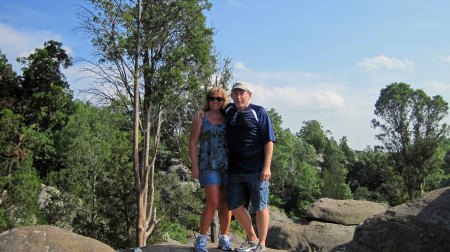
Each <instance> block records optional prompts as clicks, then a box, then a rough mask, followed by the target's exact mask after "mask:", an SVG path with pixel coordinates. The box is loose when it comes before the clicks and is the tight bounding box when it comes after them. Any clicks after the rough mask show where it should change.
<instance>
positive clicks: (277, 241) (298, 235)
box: [266, 221, 356, 251]
mask: <svg viewBox="0 0 450 252" xmlns="http://www.w3.org/2000/svg"><path fill="white" fill-rule="evenodd" d="M355 227H356V226H346V225H339V224H334V223H326V222H318V221H311V222H309V221H302V222H299V223H289V222H286V223H277V224H274V225H271V226H270V227H269V232H268V235H267V241H266V244H267V246H269V247H272V248H276V249H286V250H288V251H336V249H337V248H340V247H342V246H345V245H346V244H347V243H349V242H350V241H351V240H352V238H353V233H354V230H355Z"/></svg>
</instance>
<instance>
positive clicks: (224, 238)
mask: <svg viewBox="0 0 450 252" xmlns="http://www.w3.org/2000/svg"><path fill="white" fill-rule="evenodd" d="M217 247H218V248H220V249H221V250H225V251H231V243H230V238H228V235H220V236H219V244H218V246H217Z"/></svg>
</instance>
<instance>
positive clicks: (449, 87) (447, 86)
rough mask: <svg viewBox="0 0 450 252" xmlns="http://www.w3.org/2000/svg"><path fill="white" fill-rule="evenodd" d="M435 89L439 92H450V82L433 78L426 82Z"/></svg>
mask: <svg viewBox="0 0 450 252" xmlns="http://www.w3.org/2000/svg"><path fill="white" fill-rule="evenodd" d="M426 85H427V86H428V87H430V88H431V89H432V90H433V91H435V92H437V93H444V94H445V93H448V92H450V83H443V82H440V81H437V80H432V81H429V82H427V83H426Z"/></svg>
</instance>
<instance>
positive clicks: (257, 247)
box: [251, 244, 266, 252]
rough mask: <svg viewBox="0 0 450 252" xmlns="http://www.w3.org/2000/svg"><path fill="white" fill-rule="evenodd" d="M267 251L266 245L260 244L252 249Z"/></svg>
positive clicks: (256, 251) (252, 251)
mask: <svg viewBox="0 0 450 252" xmlns="http://www.w3.org/2000/svg"><path fill="white" fill-rule="evenodd" d="M263 251H266V246H264V245H261V244H258V245H257V246H256V248H254V249H252V250H251V252H263Z"/></svg>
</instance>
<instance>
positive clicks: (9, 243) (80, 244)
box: [0, 225, 115, 252]
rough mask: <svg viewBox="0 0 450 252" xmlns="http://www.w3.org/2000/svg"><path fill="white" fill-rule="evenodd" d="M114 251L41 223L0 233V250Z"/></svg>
mask: <svg viewBox="0 0 450 252" xmlns="http://www.w3.org/2000/svg"><path fill="white" fill-rule="evenodd" d="M11 251H33V252H41V251H42V252H87V251H89V252H114V251H115V250H114V249H113V248H111V247H110V246H108V245H106V244H104V243H101V242H99V241H97V240H94V239H92V238H89V237H85V236H81V235H78V234H75V233H72V232H70V231H67V230H65V229H61V228H57V227H53V226H48V225H43V226H32V227H18V228H13V229H11V230H8V231H5V232H3V233H1V234H0V252H11Z"/></svg>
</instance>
